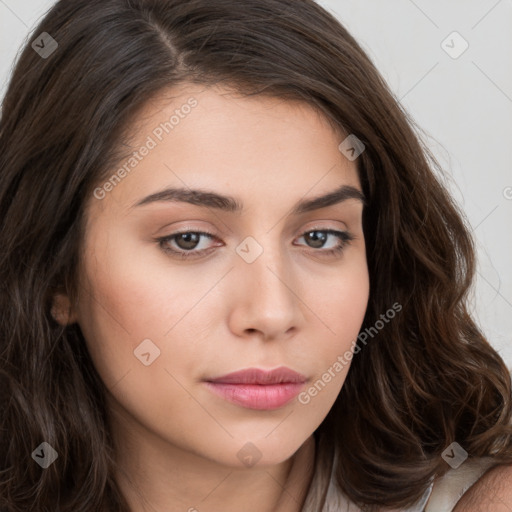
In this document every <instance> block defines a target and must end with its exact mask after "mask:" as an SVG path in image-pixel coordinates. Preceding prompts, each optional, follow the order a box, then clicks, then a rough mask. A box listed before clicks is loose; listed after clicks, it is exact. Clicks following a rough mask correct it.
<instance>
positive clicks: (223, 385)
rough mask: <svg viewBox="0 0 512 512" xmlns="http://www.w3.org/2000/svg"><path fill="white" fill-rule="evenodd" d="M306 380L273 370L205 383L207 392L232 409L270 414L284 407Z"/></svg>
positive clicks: (255, 370)
mask: <svg viewBox="0 0 512 512" xmlns="http://www.w3.org/2000/svg"><path fill="white" fill-rule="evenodd" d="M306 381H307V378H306V377H305V376H304V375H301V374H300V373H297V372H295V371H293V370H290V369H289V368H286V367H284V366H282V367H280V368H276V369H274V370H270V371H268V370H261V369H258V368H249V369H247V370H242V371H237V372H233V373H229V374H227V375H223V376H222V377H216V378H214V379H209V380H207V381H206V382H205V384H206V386H207V388H208V389H209V390H210V391H212V392H213V393H215V394H216V395H219V396H221V397H222V398H224V399H225V400H228V401H229V402H232V403H234V404H236V405H239V406H242V407H245V408H248V409H256V410H274V409H279V408H281V407H283V406H285V405H286V404H288V403H289V402H290V401H291V400H292V399H293V398H295V397H296V396H297V395H298V394H299V393H300V391H301V389H302V388H303V387H304V383H305V382H306Z"/></svg>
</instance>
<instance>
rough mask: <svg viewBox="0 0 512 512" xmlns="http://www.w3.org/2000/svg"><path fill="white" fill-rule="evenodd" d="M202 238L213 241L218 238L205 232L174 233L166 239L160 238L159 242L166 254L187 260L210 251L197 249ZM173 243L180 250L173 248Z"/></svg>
mask: <svg viewBox="0 0 512 512" xmlns="http://www.w3.org/2000/svg"><path fill="white" fill-rule="evenodd" d="M201 238H207V239H210V240H212V239H214V238H216V237H215V236H214V235H212V234H211V233H207V232H204V231H183V232H180V233H174V234H172V235H169V236H166V237H164V238H159V239H158V242H159V245H160V247H161V249H162V250H163V251H164V252H165V253H169V254H172V255H175V256H178V257H179V258H183V259H185V258H190V257H192V256H197V255H198V254H199V253H200V254H203V253H204V252H205V251H208V250H209V249H206V248H202V249H197V247H198V245H200V243H199V242H200V241H201ZM172 243H174V244H175V246H177V247H178V248H177V249H175V248H173V247H172Z"/></svg>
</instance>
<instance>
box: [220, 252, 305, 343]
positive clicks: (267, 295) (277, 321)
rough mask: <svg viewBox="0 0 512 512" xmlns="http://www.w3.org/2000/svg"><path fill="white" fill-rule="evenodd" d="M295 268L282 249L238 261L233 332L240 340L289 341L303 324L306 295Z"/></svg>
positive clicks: (233, 306)
mask: <svg viewBox="0 0 512 512" xmlns="http://www.w3.org/2000/svg"><path fill="white" fill-rule="evenodd" d="M295 274H296V273H295V272H294V269H293V267H292V266H291V265H290V262H289V261H288V260H287V259H286V256H285V255H284V254H282V252H281V251H279V249H275V250H272V251H270V250H269V248H268V247H266V248H265V249H264V250H263V252H262V254H261V255H260V256H259V257H258V258H256V260H254V261H253V262H252V263H247V262H246V261H245V260H244V259H243V258H239V259H238V260H237V262H236V269H235V272H233V275H232V279H233V281H234V283H235V285H234V288H235V291H234V293H233V295H232V298H231V301H232V302H231V314H230V317H229V323H230V329H231V331H232V332H233V333H235V334H236V335H238V336H239V337H246V338H247V337H248V336H249V337H254V336H255V335H259V336H260V337H261V338H263V339H264V340H273V339H284V338H288V337H290V336H291V335H293V333H294V332H295V331H297V330H298V329H299V328H300V326H301V324H302V322H303V312H302V309H301V308H302V305H303V303H302V301H301V299H300V295H301V294H302V293H303V292H302V290H301V287H300V283H299V282H298V279H297V277H296V275H295Z"/></svg>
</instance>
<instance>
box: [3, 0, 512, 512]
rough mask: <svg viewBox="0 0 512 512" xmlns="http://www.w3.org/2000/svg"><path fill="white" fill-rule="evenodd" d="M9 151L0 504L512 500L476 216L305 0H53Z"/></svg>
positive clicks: (407, 506) (505, 383)
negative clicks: (471, 217)
mask: <svg viewBox="0 0 512 512" xmlns="http://www.w3.org/2000/svg"><path fill="white" fill-rule="evenodd" d="M0 141H1V147H2V152H1V156H0V163H1V165H0V169H1V175H0V214H1V217H2V219H3V221H2V225H1V230H0V242H1V245H2V252H1V261H0V272H1V275H0V278H1V282H2V283H3V287H2V295H1V297H2V299H1V301H2V302H1V307H2V312H3V315H2V320H1V322H2V323H1V331H0V332H1V338H0V343H1V345H0V353H1V361H2V366H1V372H0V375H1V379H2V386H1V389H2V395H1V403H2V410H3V411H4V412H3V414H2V416H1V419H0V425H1V428H2V431H3V432H4V434H3V436H2V438H1V440H0V446H1V453H2V454H3V456H2V459H1V462H0V464H1V466H0V471H1V475H2V478H1V481H0V499H1V501H0V505H1V509H2V510H6V511H8V512H14V511H16V512H18V511H22V510H23V511H24V510H51V511H56V510H58V511H84V512H85V511H97V510H104V511H128V510H131V511H133V512H139V511H146V510H151V511H155V510H159V511H160V510H188V511H189V512H193V511H200V512H205V511H208V512H217V511H223V512H230V511H234V510H251V511H252V510H255V511H256V510H257V511H259V512H267V511H271V510H276V511H277V510H278V511H280V512H285V511H286V512H298V511H302V512H306V511H308V512H319V511H333V510H355V509H357V508H359V507H360V508H362V509H364V510H390V509H393V510H423V509H425V510H427V511H429V512H430V511H432V510H435V511H436V512H438V511H440V510H452V509H453V510H455V511H460V510H481V509H482V508H483V507H487V509H492V510H498V507H499V503H501V502H504V503H506V502H507V500H509V501H510V500H512V496H511V495H510V491H506V490H505V486H504V484H505V483H506V482H507V481H508V479H509V478H510V469H509V468H510V464H511V463H512V448H511V443H510V434H511V428H510V425H509V423H510V417H511V406H510V396H511V387H510V376H509V373H508V371H507V368H506V366H505V364H504V362H503V361H502V359H501V358H500V357H499V355H498V354H497V353H496V352H495V351H494V350H493V349H492V347H491V346H490V345H489V343H488V342H487V340H486V339H485V338H484V336H483V335H482V333H481V332H480V331H479V329H478V327H477V326H476V324H475V323H474V321H473V320H472V319H471V317H470V316H469V314H468V311H467V307H466V300H467V292H468V289H469V286H470V284H471V281H472V278H473V274H474V254H473V245H472V241H471V238H470V235H469V232H468V229H467V226H466V223H465V221H464V218H463V215H462V213H461V212H459V211H458V209H457V208H456V206H455V205H454V203H453V202H452V200H451V198H450V197H449V195H448V193H447V192H446V190H445V189H444V188H443V186H442V185H441V184H440V182H439V181H438V179H437V178H436V176H435V175H434V173H433V171H432V169H431V167H430V163H429V160H430V162H432V164H431V165H436V164H435V161H434V159H433V158H432V156H431V155H430V154H429V153H428V151H427V150H426V149H425V148H423V147H422V146H421V145H420V143H419V142H418V140H417V138H416V137H415V135H414V132H413V130H412V129H411V127H410V122H409V121H408V119H407V117H406V115H405V114H404V113H403V111H402V110H401V109H400V107H399V106H398V104H397V102H396V100H395V99H394V98H393V96H392V94H391V93H390V91H389V89H388V88H387V86H386V85H385V83H384V82H383V80H382V78H381V77H380V76H379V74H378V72H377V71H376V69H375V68H374V66H373V65H372V64H371V62H370V61H369V59H368V58H367V56H366V55H365V54H364V52H363V51H362V50H361V48H360V47H359V46H358V44H357V43H356V42H355V41H354V39H353V38H352V37H351V36H350V35H349V34H348V33H347V31H346V30H345V29H344V28H343V27H342V26H341V25H340V24H339V22H338V21H337V20H336V19H334V18H333V17H332V16H331V15H330V14H328V13H327V12H326V11H325V10H323V9H322V8H321V7H319V6H318V5H317V4H315V3H314V2H313V1H311V0H247V1H244V2H237V1H235V0H187V1H183V0H180V1H178V0H92V1H91V0H87V1H82V0H61V1H59V2H58V3H57V4H56V5H55V6H54V7H53V8H52V9H51V11H50V12H49V13H48V15H47V16H46V17H45V19H44V20H43V21H42V22H41V24H40V25H39V27H38V28H37V29H36V31H35V33H34V38H33V40H32V44H31V45H29V46H27V48H25V49H24V51H23V53H22V54H21V56H20V58H19V60H18V62H17V64H16V67H15V69H14V72H13V75H12V79H11V83H10V85H9V88H8V91H7V94H6V97H5V100H4V102H3V116H2V119H1V127H0ZM475 482H476V483H475ZM454 483H458V486H454ZM472 484H474V485H473V486H472V487H471V488H470V489H469V490H468V491H467V492H465V491H466V490H467V489H468V488H469V487H470V486H471V485H472ZM461 495H462V497H461ZM491 502H492V506H491V505H490V503H491ZM505 506H506V505H505ZM493 507H494V508H493Z"/></svg>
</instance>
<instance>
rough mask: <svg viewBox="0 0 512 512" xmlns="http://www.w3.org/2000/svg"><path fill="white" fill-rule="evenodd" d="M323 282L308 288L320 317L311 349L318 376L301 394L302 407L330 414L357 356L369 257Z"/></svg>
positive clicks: (316, 324) (367, 279)
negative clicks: (353, 358)
mask: <svg viewBox="0 0 512 512" xmlns="http://www.w3.org/2000/svg"><path fill="white" fill-rule="evenodd" d="M322 282H323V283H324V286H323V287H322V288H318V281H317V287H316V288H315V287H314V284H313V283H312V282H310V283H309V284H307V285H305V286H306V288H304V290H305V292H304V293H305V295H304V297H307V300H308V302H309V303H310V304H311V309H312V310H314V312H315V313H316V314H317V316H318V318H317V320H318V321H316V322H315V328H314V330H313V331H312V332H311V334H310V335H311V336H312V341H313V343H312V344H310V345H309V350H308V352H309V356H310V357H311V360H312V361H314V363H310V364H312V365H313V367H314V373H315V377H314V378H313V379H312V381H311V382H310V385H309V387H307V388H306V389H305V391H304V392H303V393H302V394H301V395H299V397H298V403H299V404H301V406H302V407H306V406H307V407H306V410H308V411H309V412H310V413H312V414H315V413H317V414H319V415H325V414H327V412H328V410H329V409H330V408H331V406H332V404H333V403H334V401H335V400H336V398H337V396H338V394H339V392H340V390H341V388H342V387H343V383H344V381H345V378H346V376H347V373H348V371H349V368H350V365H351V363H352V357H353V356H354V357H357V356H355V355H354V354H353V352H354V347H355V344H356V342H357V336H358V334H359V331H360V329H361V325H362V323H363V320H364V315H365V313H366V308H367V305H368V298H369V275H368V269H367V265H366V259H364V258H362V257H361V258H354V260H353V261H351V262H347V264H346V265H345V266H344V267H342V268H341V270H340V272H339V273H337V275H336V278H335V279H334V278H332V276H331V279H323V280H322ZM308 289H309V290H310V291H309V292H307V291H306V290H308ZM356 351H357V352H358V351H359V350H357V349H356Z"/></svg>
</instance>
